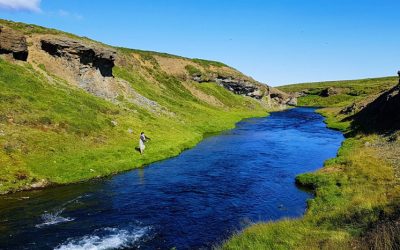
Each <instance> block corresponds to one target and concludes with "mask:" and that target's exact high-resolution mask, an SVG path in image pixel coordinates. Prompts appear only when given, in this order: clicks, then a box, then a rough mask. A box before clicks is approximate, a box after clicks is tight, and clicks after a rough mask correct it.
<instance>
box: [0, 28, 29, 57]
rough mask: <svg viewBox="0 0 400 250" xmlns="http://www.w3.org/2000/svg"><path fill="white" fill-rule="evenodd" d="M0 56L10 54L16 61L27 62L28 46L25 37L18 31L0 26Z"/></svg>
mask: <svg viewBox="0 0 400 250" xmlns="http://www.w3.org/2000/svg"><path fill="white" fill-rule="evenodd" d="M0 54H9V55H11V56H12V57H13V58H14V59H16V60H22V61H26V60H27V58H28V46H27V43H26V38H25V36H24V35H23V34H22V33H20V32H18V31H15V30H13V29H10V28H7V27H3V26H0Z"/></svg>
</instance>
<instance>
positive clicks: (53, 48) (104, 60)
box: [41, 38, 116, 77]
mask: <svg viewBox="0 0 400 250" xmlns="http://www.w3.org/2000/svg"><path fill="white" fill-rule="evenodd" d="M41 48H42V49H43V50H44V51H46V52H47V53H49V54H50V55H52V56H54V57H60V58H64V59H66V60H67V61H69V62H71V64H69V65H68V66H70V67H73V68H76V70H79V74H80V75H83V74H85V73H86V72H87V71H90V70H98V71H99V73H100V74H101V75H102V76H103V77H112V76H113V74H112V68H113V67H114V61H115V57H116V51H114V50H112V49H109V48H103V47H100V46H93V45H90V44H85V43H83V42H80V41H76V40H72V39H68V38H42V39H41Z"/></svg>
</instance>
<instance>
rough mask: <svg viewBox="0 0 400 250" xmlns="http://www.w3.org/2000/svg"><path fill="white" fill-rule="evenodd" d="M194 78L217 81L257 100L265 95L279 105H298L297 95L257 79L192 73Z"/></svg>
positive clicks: (198, 80)
mask: <svg viewBox="0 0 400 250" xmlns="http://www.w3.org/2000/svg"><path fill="white" fill-rule="evenodd" d="M192 80H193V81H195V82H198V83H202V82H210V81H212V82H216V83H217V84H218V85H220V86H222V87H224V88H225V89H227V90H229V91H231V92H233V93H235V94H237V95H242V96H249V97H251V98H254V99H257V100H261V99H262V98H263V97H269V98H270V99H271V100H272V101H273V102H274V103H275V104H278V105H291V106H295V105H297V98H296V97H295V96H292V95H289V94H287V93H285V92H283V91H280V90H278V89H275V88H272V87H269V86H267V85H264V84H261V83H259V82H256V81H250V80H247V79H239V78H235V77H232V76H221V75H213V76H204V75H201V74H194V75H192Z"/></svg>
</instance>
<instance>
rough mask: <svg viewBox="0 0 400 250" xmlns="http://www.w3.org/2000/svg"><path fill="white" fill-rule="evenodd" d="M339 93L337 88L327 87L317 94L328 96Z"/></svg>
mask: <svg viewBox="0 0 400 250" xmlns="http://www.w3.org/2000/svg"><path fill="white" fill-rule="evenodd" d="M339 93H340V90H339V89H336V88H333V87H329V88H326V89H324V90H322V91H321V93H320V94H319V95H320V96H322V97H329V96H333V95H337V94H339Z"/></svg>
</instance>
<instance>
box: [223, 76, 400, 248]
mask: <svg viewBox="0 0 400 250" xmlns="http://www.w3.org/2000/svg"><path fill="white" fill-rule="evenodd" d="M353 83H357V85H359V86H361V87H360V88H362V86H364V87H365V88H366V90H365V92H368V91H370V90H371V89H374V90H373V91H371V92H368V93H369V94H367V95H366V96H364V98H361V97H354V96H352V95H348V96H345V98H343V95H347V94H339V95H342V97H340V98H338V97H334V96H332V97H321V96H319V95H317V94H311V96H304V97H301V98H300V100H299V103H300V104H301V105H307V106H313V105H316V106H324V105H326V106H329V108H323V109H320V110H318V112H320V113H321V114H323V115H324V116H325V117H326V123H327V126H328V127H332V128H335V129H339V130H341V131H343V132H344V133H346V135H347V139H346V140H345V141H344V143H343V145H342V146H341V148H340V150H339V152H338V155H337V157H336V158H333V159H329V160H327V161H326V162H325V164H324V167H323V168H321V169H320V170H318V171H316V172H315V173H305V174H301V175H299V176H298V177H297V178H296V182H297V183H298V184H300V185H303V186H306V187H310V188H312V189H313V190H314V192H315V198H313V199H311V200H309V201H308V209H307V212H306V213H305V215H304V217H303V218H299V219H285V220H282V221H278V222H268V223H258V224H255V225H253V226H250V227H249V228H247V229H245V230H244V231H243V232H241V233H239V234H237V235H234V236H233V237H232V238H231V239H229V240H228V241H227V242H225V244H223V246H222V249H395V248H394V247H395V246H398V245H399V244H400V241H399V240H400V238H399V232H400V227H399V223H398V221H399V218H400V216H399V214H398V209H399V207H400V188H399V185H398V184H399V178H398V177H399V168H398V161H397V160H398V159H397V160H396V158H398V156H397V153H396V152H398V149H400V142H399V140H393V134H392V135H391V136H382V135H379V134H378V133H370V134H368V135H366V134H363V133H361V132H359V131H355V130H354V129H353V128H352V127H351V122H350V121H349V119H345V118H347V117H349V115H344V114H340V110H341V109H342V108H343V107H344V105H348V104H351V102H353V101H356V100H355V99H354V98H359V100H360V101H363V100H365V99H367V98H372V97H371V96H372V95H375V94H376V93H377V92H378V93H379V92H380V91H382V90H387V89H389V88H391V87H392V86H393V84H394V83H395V78H380V79H377V81H376V82H374V81H373V80H360V81H351V84H349V85H346V84H345V82H340V83H338V84H339V85H340V86H338V85H337V84H333V85H332V82H328V83H319V84H316V85H315V87H316V88H317V89H319V91H320V90H321V88H320V87H321V86H323V88H326V87H335V88H338V87H343V88H348V89H350V88H352V86H353ZM363 83H365V85H363ZM313 86H314V85H313V84H304V85H299V86H296V85H290V86H285V87H282V88H281V89H284V90H286V91H288V90H292V91H293V92H297V91H300V90H304V88H306V89H307V90H308V91H310V92H313V91H314V92H315V93H316V92H317V91H316V90H314V89H313ZM367 86H369V87H368V88H367ZM324 98H328V99H324ZM319 99H322V100H323V101H319ZM390 159H394V160H390Z"/></svg>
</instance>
